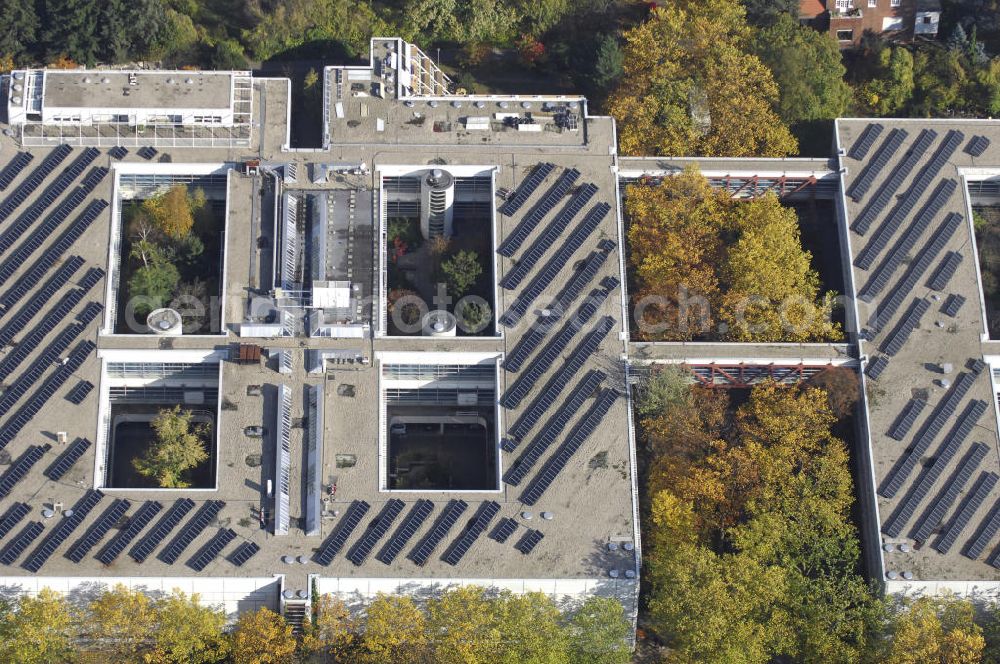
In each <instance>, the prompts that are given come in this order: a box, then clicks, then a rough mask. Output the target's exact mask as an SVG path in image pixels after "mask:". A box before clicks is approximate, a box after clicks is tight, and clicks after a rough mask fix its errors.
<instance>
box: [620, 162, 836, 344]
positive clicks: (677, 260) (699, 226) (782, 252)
mask: <svg viewBox="0 0 1000 664" xmlns="http://www.w3.org/2000/svg"><path fill="white" fill-rule="evenodd" d="M625 212H626V216H627V218H628V240H629V249H630V251H631V262H632V265H633V266H634V272H633V278H634V282H635V288H634V289H633V292H634V295H633V301H632V304H633V309H634V312H635V317H636V322H637V325H636V331H637V334H638V335H639V336H640V337H641V338H642V339H645V340H653V341H688V340H691V339H698V338H709V339H713V338H716V339H724V340H730V341H741V342H777V341H786V342H810V341H834V340H839V339H840V338H841V337H842V331H841V330H840V328H839V326H838V325H836V324H835V323H833V322H832V311H833V306H834V294H832V293H825V294H821V293H820V284H819V275H818V274H817V273H816V271H815V270H813V269H812V267H811V265H810V262H811V259H812V256H811V254H810V253H809V252H808V251H806V250H805V249H803V248H802V239H801V233H800V231H799V225H798V219H797V217H796V215H795V211H794V210H792V209H790V208H786V207H784V206H782V205H781V203H780V202H779V201H778V199H777V198H776V197H775V196H773V195H772V194H768V195H766V196H763V197H760V198H755V199H752V200H745V201H744V200H736V199H733V198H732V197H731V196H730V195H729V194H728V193H726V192H725V191H721V190H717V189H714V188H713V187H712V186H711V184H710V183H709V182H708V180H706V179H705V178H704V177H703V176H702V175H701V174H700V173H699V172H698V170H697V169H696V168H694V167H691V168H688V169H687V170H685V171H684V172H682V173H679V174H677V175H673V176H670V177H666V178H663V180H662V181H661V182H660V183H659V184H656V185H651V184H646V183H637V184H633V185H630V186H629V187H628V189H627V190H626V194H625Z"/></svg>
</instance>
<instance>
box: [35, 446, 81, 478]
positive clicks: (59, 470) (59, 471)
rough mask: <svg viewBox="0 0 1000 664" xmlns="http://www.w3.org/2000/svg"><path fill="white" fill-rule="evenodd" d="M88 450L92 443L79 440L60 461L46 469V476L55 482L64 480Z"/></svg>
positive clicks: (54, 462)
mask: <svg viewBox="0 0 1000 664" xmlns="http://www.w3.org/2000/svg"><path fill="white" fill-rule="evenodd" d="M88 449H90V441H89V440H87V439H86V438H77V439H76V440H74V441H73V443H72V444H71V445H70V446H69V447H67V448H66V451H65V452H63V453H62V454H61V455H60V456H59V458H58V459H56V460H55V461H53V462H52V465H51V466H49V467H48V468H46V469H45V476H46V477H48V478H49V479H50V480H53V481H58V480H60V479H62V476H63V475H65V474H66V473H67V472H69V469H70V468H72V467H73V464H75V463H76V462H77V461H79V460H80V457H82V456H83V453H84V452H86V451H87V450H88Z"/></svg>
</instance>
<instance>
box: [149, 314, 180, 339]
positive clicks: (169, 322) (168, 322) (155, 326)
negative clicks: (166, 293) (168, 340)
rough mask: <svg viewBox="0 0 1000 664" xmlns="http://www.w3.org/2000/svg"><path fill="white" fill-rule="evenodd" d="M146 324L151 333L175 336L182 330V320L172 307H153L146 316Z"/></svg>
mask: <svg viewBox="0 0 1000 664" xmlns="http://www.w3.org/2000/svg"><path fill="white" fill-rule="evenodd" d="M146 325H147V327H149V329H150V331H151V332H152V333H153V334H160V335H164V336H177V335H179V334H181V332H182V331H183V326H184V320H183V319H182V318H181V315H180V314H179V313H178V312H177V311H176V310H174V309H166V308H164V309H154V310H153V311H151V312H149V315H148V316H146Z"/></svg>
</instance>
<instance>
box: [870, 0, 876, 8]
mask: <svg viewBox="0 0 1000 664" xmlns="http://www.w3.org/2000/svg"><path fill="white" fill-rule="evenodd" d="M868 6H869V7H877V6H878V0H868Z"/></svg>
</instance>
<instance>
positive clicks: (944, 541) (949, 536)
mask: <svg viewBox="0 0 1000 664" xmlns="http://www.w3.org/2000/svg"><path fill="white" fill-rule="evenodd" d="M997 479H998V478H997V474H996V473H983V474H982V475H980V477H979V480H978V481H977V482H976V485H975V488H973V490H972V493H971V495H969V496H968V497H967V498H966V499H965V502H964V503H963V504H962V506H961V507H960V508H959V510H958V514H956V515H955V516H954V517H953V518H952V520H951V523H949V524H948V527H947V529H946V530H945V531H944V534H943V535H941V537H939V538H938V540H937V541H936V542H934V548H935V549H936V550H937V552H938V553H948V551H949V550H950V549H951V547H952V545H953V544H954V543H955V540H957V539H958V537H959V535H961V534H962V531H963V530H965V527H966V526H967V525H969V520H970V519H972V515H974V514H975V513H976V510H978V509H979V506H980V505H982V504H983V501H984V500H986V497H987V496H988V495H989V494H990V492H991V491H993V487H995V486H996V484H997Z"/></svg>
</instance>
